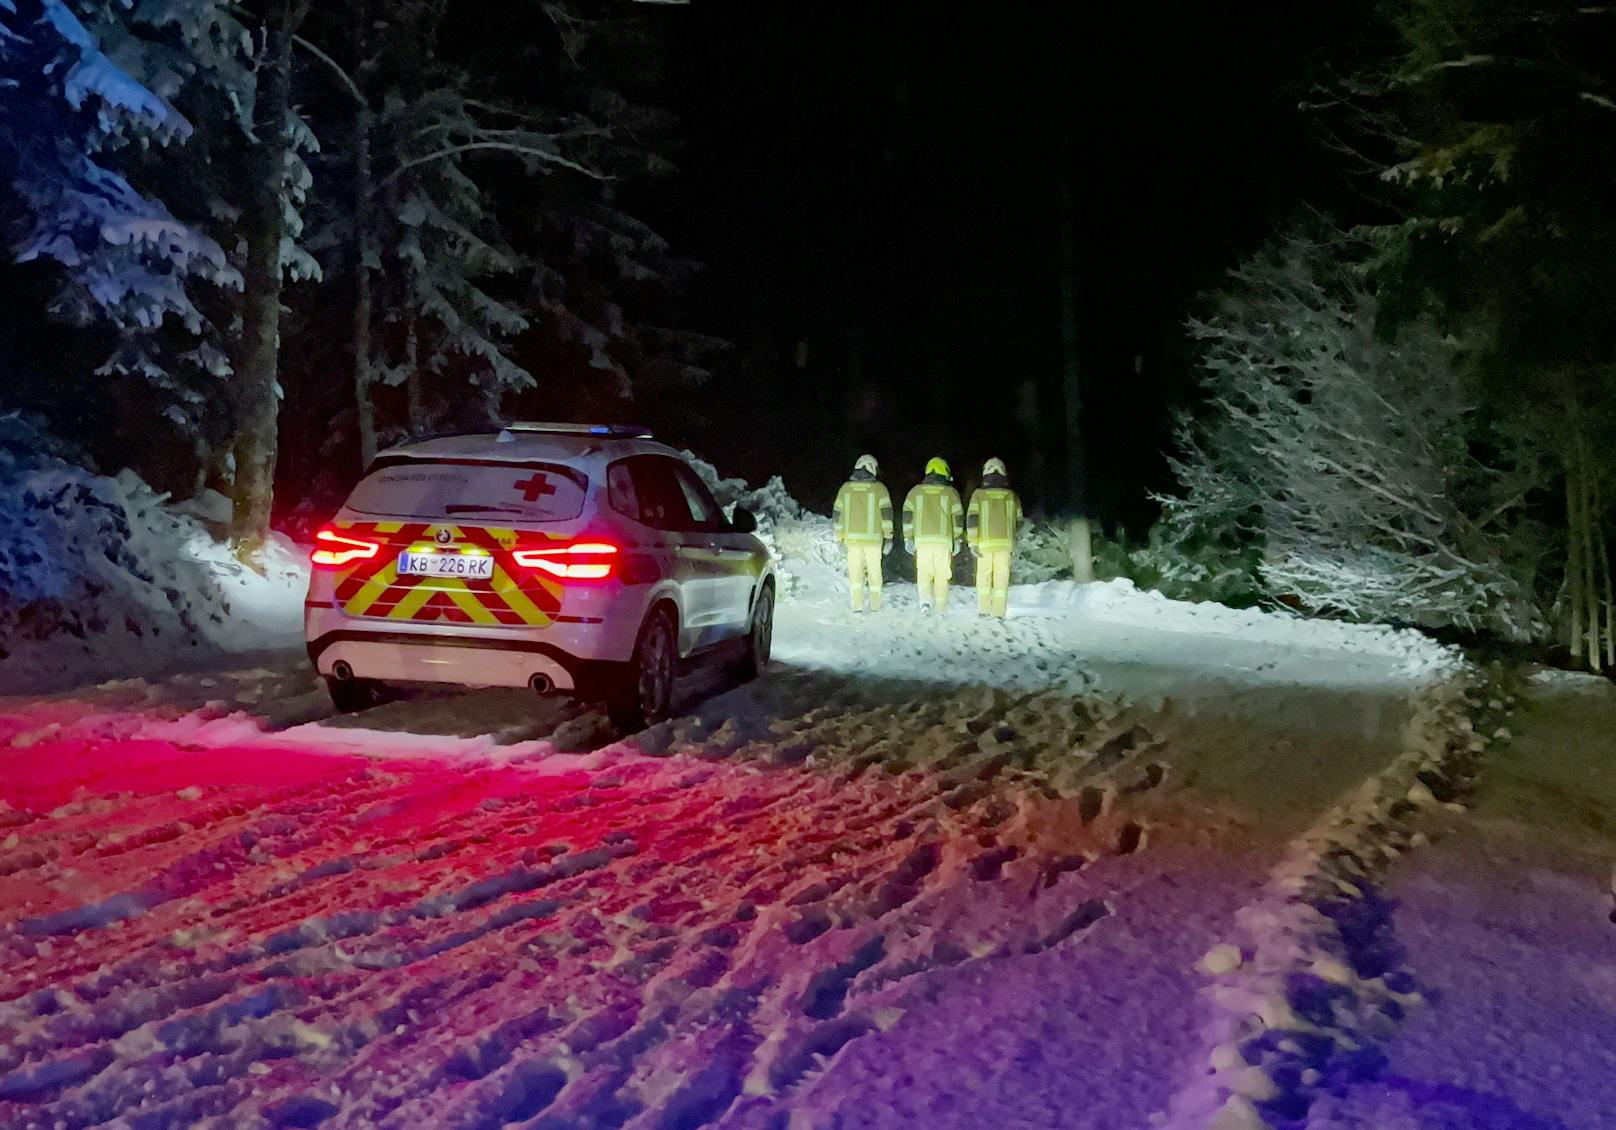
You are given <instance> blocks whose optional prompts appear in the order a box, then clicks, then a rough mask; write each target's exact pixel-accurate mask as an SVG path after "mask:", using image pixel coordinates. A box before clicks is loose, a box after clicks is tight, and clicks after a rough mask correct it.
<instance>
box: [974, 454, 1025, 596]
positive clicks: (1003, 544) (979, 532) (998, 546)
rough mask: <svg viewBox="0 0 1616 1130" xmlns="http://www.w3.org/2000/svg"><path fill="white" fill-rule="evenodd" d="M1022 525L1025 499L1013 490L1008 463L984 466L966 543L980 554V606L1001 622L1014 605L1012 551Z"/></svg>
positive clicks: (992, 462) (977, 592) (977, 558)
mask: <svg viewBox="0 0 1616 1130" xmlns="http://www.w3.org/2000/svg"><path fill="white" fill-rule="evenodd" d="M1020 525H1021V499H1019V498H1017V497H1016V492H1015V491H1013V490H1011V489H1010V479H1009V476H1008V475H1007V474H1006V473H1005V469H1004V460H1002V459H989V460H988V461H987V462H986V463H984V464H982V485H980V486H979V487H977V488H976V489H975V490H974V491H972V492H971V505H970V508H969V509H968V510H967V511H966V512H965V541H966V544H967V545H969V546H970V547H971V552H972V553H974V554H976V607H977V611H978V612H979V613H981V614H982V615H983V616H998V617H1000V618H1001V619H1002V618H1003V617H1004V614H1005V612H1006V610H1007V608H1008V606H1009V604H1010V551H1011V549H1013V548H1014V547H1015V544H1016V528H1017V527H1018V526H1020Z"/></svg>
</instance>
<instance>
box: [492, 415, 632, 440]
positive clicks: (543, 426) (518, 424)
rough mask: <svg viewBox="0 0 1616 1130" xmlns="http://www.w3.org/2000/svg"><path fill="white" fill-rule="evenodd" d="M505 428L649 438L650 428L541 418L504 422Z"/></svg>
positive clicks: (564, 433) (552, 432)
mask: <svg viewBox="0 0 1616 1130" xmlns="http://www.w3.org/2000/svg"><path fill="white" fill-rule="evenodd" d="M505 430H506V431H511V432H538V433H548V434H550V435H568V436H610V437H612V438H614V439H650V438H651V429H650V428H647V427H645V426H644V425H642V424H551V423H545V422H544V421H541V420H517V421H513V422H512V423H509V424H506V425H505Z"/></svg>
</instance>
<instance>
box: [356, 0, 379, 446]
mask: <svg viewBox="0 0 1616 1130" xmlns="http://www.w3.org/2000/svg"><path fill="white" fill-rule="evenodd" d="M365 7H366V5H365V4H364V3H363V2H362V0H361V2H360V3H358V4H357V5H356V18H355V20H354V24H355V27H356V28H357V31H356V32H355V40H356V48H357V53H358V57H359V59H360V60H361V62H360V65H359V66H358V67H356V68H355V72H356V73H357V74H360V75H363V73H364V71H365V65H364V59H365V53H366V35H365V31H366V27H365V25H366V20H367V18H368V17H367V13H366V11H365ZM372 125H373V120H372V116H371V112H370V107H369V105H366V104H361V105H360V106H359V107H358V108H357V109H356V111H355V113H354V183H353V194H354V234H355V239H354V244H355V246H354V310H353V364H354V409H355V413H356V415H357V416H358V420H359V466H360V469H361V470H363V469H364V468H366V467H369V466H370V461H371V460H372V459H374V458H376V400H375V393H374V385H375V373H374V369H373V367H372V364H371V355H370V320H371V307H372V305H373V304H374V303H373V299H372V292H371V277H370V272H371V259H372V251H371V241H372V232H371V216H372V212H371V206H370V188H371V179H372V178H371V169H370V131H371V127H372Z"/></svg>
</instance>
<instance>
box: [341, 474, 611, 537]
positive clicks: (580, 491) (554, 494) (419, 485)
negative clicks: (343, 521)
mask: <svg viewBox="0 0 1616 1130" xmlns="http://www.w3.org/2000/svg"><path fill="white" fill-rule="evenodd" d="M587 484H588V480H587V479H585V478H584V476H583V475H582V474H581V473H580V472H578V471H575V470H573V469H572V468H570V467H558V466H555V465H553V464H549V463H521V464H516V463H482V462H477V461H473V460H466V461H457V460H437V461H432V462H427V461H425V460H409V461H401V462H396V463H390V464H383V465H382V466H379V467H378V468H377V469H376V470H374V471H372V472H371V473H370V474H368V475H366V476H365V477H364V478H363V479H362V480H360V482H359V485H358V486H356V487H354V489H353V493H352V494H351V495H349V496H348V506H349V507H350V508H351V509H353V510H357V511H359V512H361V513H363V514H386V515H388V516H390V517H398V518H426V519H458V520H464V521H470V522H477V523H481V524H496V523H497V521H498V520H499V519H501V518H504V519H509V520H510V521H513V522H564V521H566V520H567V519H569V518H576V517H578V515H579V514H581V513H583V509H584V489H585V487H586V486H587Z"/></svg>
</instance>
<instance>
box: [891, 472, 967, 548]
mask: <svg viewBox="0 0 1616 1130" xmlns="http://www.w3.org/2000/svg"><path fill="white" fill-rule="evenodd" d="M964 513H965V508H964V507H962V506H961V505H960V500H959V492H958V491H956V490H955V489H954V488H953V487H950V486H943V485H942V484H940V483H921V484H920V485H919V486H917V487H915V488H914V489H913V490H911V491H910V492H909V497H908V499H907V500H906V501H905V502H904V506H903V528H904V536H905V537H906V538H913V539H914V540H915V541H916V542H922V541H928V542H954V541H957V540H958V539H959V534H960V528H961V524H962V523H961V520H962V518H963V516H964Z"/></svg>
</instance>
